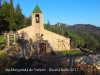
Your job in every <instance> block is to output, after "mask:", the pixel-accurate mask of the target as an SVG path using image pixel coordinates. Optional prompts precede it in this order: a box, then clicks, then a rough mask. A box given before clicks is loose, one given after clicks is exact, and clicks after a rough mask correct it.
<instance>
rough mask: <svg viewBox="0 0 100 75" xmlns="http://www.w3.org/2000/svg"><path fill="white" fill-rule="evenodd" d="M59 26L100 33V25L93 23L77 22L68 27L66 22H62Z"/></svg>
mask: <svg viewBox="0 0 100 75" xmlns="http://www.w3.org/2000/svg"><path fill="white" fill-rule="evenodd" d="M55 26H58V25H55ZM59 27H61V28H62V29H69V30H72V31H78V32H86V33H93V34H100V27H97V26H94V25H91V24H75V25H73V26H70V25H69V26H67V27H66V26H65V25H64V24H61V25H60V26H59Z"/></svg>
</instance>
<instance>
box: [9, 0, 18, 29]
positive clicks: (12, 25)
mask: <svg viewBox="0 0 100 75" xmlns="http://www.w3.org/2000/svg"><path fill="white" fill-rule="evenodd" d="M9 28H10V30H16V24H15V22H14V8H13V2H12V0H10V18H9Z"/></svg>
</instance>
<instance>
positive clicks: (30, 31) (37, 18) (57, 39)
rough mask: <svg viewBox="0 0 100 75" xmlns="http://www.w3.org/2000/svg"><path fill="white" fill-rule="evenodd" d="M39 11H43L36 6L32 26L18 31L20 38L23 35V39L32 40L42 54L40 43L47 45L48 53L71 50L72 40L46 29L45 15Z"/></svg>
mask: <svg viewBox="0 0 100 75" xmlns="http://www.w3.org/2000/svg"><path fill="white" fill-rule="evenodd" d="M37 10H39V11H41V10H40V9H39V7H38V5H36V7H35V9H34V11H33V13H32V25H31V26H28V27H26V28H23V29H20V30H18V31H17V32H18V34H19V35H20V38H21V37H22V34H23V37H24V38H23V39H25V40H32V44H33V45H34V47H33V48H34V49H36V50H37V51H38V53H39V52H40V46H39V44H40V43H44V44H45V46H46V47H45V48H46V52H48V51H52V50H54V51H61V50H69V49H70V38H67V37H64V36H62V35H59V34H56V33H54V32H51V31H48V30H46V29H44V24H43V14H42V12H39V11H37Z"/></svg>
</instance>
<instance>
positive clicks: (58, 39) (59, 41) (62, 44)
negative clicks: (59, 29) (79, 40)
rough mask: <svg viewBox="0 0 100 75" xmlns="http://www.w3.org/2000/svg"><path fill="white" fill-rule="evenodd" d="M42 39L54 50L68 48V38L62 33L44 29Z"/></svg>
mask: <svg viewBox="0 0 100 75" xmlns="http://www.w3.org/2000/svg"><path fill="white" fill-rule="evenodd" d="M43 39H45V40H48V42H49V43H50V44H51V46H52V48H53V50H55V51H61V50H69V49H70V39H69V38H67V37H64V36H62V35H59V34H56V33H53V32H51V31H48V30H44V35H43Z"/></svg>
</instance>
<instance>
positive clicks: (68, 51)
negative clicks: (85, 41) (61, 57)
mask: <svg viewBox="0 0 100 75" xmlns="http://www.w3.org/2000/svg"><path fill="white" fill-rule="evenodd" d="M61 53H62V54H82V53H83V52H82V51H81V50H64V51H62V52H61Z"/></svg>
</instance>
